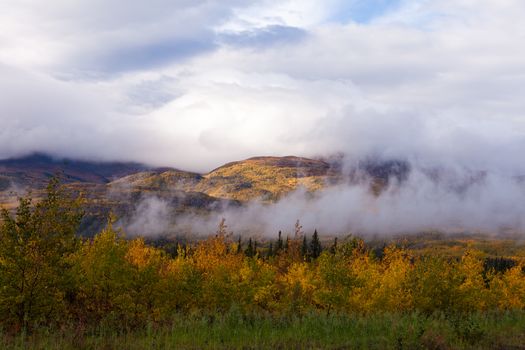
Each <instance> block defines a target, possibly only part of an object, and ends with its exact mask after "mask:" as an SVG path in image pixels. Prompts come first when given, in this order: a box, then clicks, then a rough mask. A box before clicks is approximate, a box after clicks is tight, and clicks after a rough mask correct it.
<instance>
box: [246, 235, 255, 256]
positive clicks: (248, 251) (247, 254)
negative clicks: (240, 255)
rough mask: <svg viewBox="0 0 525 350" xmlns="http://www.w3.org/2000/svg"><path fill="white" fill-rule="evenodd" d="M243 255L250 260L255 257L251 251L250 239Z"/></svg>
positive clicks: (251, 243) (252, 250)
mask: <svg viewBox="0 0 525 350" xmlns="http://www.w3.org/2000/svg"><path fill="white" fill-rule="evenodd" d="M244 254H245V255H246V256H247V257H249V258H251V257H253V256H254V255H255V251H254V249H253V242H252V239H251V238H250V240H249V241H248V246H247V247H246V250H245V251H244Z"/></svg>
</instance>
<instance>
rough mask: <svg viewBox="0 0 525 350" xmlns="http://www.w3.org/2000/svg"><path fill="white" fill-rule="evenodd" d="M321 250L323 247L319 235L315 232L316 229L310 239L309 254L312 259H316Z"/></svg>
mask: <svg viewBox="0 0 525 350" xmlns="http://www.w3.org/2000/svg"><path fill="white" fill-rule="evenodd" d="M322 250H323V248H322V246H321V242H320V241H319V235H318V234H317V230H315V231H314V235H313V236H312V241H311V242H310V256H311V257H312V258H313V259H317V258H318V257H319V255H321V251H322Z"/></svg>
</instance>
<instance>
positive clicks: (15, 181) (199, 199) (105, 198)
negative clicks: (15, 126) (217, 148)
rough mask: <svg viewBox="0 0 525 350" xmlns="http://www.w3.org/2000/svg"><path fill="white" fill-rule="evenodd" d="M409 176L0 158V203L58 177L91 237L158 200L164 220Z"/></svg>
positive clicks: (303, 165)
mask: <svg viewBox="0 0 525 350" xmlns="http://www.w3.org/2000/svg"><path fill="white" fill-rule="evenodd" d="M409 171H410V166H409V165H408V163H406V162H403V161H387V162H384V161H383V162H382V161H378V160H370V159H369V160H366V161H362V162H359V163H357V164H356V166H355V167H354V168H353V169H352V170H351V171H350V172H349V173H348V174H346V175H343V172H342V170H341V166H340V164H339V163H337V162H336V161H330V160H321V159H309V158H302V157H295V156H287V157H254V158H249V159H246V160H242V161H236V162H231V163H228V164H225V165H223V166H221V167H219V168H216V169H214V170H212V171H210V172H209V173H206V174H198V173H194V172H188V171H183V170H179V169H174V168H168V167H166V168H152V167H148V166H146V165H143V164H139V163H123V162H88V161H78V160H69V159H56V158H52V157H50V156H47V155H44V154H34V155H30V156H27V157H23V158H17V159H6V160H0V205H1V206H3V207H7V208H8V209H11V208H13V207H14V206H15V205H16V199H17V196H19V195H21V194H25V193H26V192H27V191H31V194H32V196H33V197H34V198H35V200H38V199H39V198H40V197H41V196H42V195H43V194H44V191H43V189H44V188H45V186H46V184H47V183H48V182H49V179H50V178H51V177H53V176H58V177H59V178H60V180H61V181H62V183H63V184H64V186H65V188H66V189H67V190H68V191H70V192H71V193H74V194H82V195H83V197H84V198H85V199H86V214H87V215H86V219H85V221H84V223H83V225H82V229H83V232H84V233H86V234H91V233H94V232H96V231H97V230H99V229H100V227H101V225H102V224H103V223H104V222H105V218H106V217H107V215H108V214H109V212H113V213H115V214H116V215H117V217H119V218H120V220H121V221H122V222H124V223H126V222H130V221H132V220H133V217H134V216H136V214H137V212H139V211H143V210H150V209H148V207H147V205H152V204H151V203H152V202H151V199H154V200H156V201H157V202H158V203H162V206H163V208H162V210H163V211H165V212H166V213H165V214H166V215H168V216H171V217H177V215H180V214H183V213H185V214H187V213H192V214H196V215H206V214H207V213H210V212H212V211H215V210H217V209H219V208H225V207H229V206H240V205H243V203H246V202H248V201H251V200H258V201H262V202H265V203H271V202H275V201H277V200H278V199H280V198H282V197H283V196H285V195H287V194H288V193H290V192H292V191H294V190H296V189H298V188H303V189H304V190H305V191H307V192H315V191H318V190H321V189H323V188H325V187H327V186H331V185H334V184H337V183H341V182H359V181H361V180H363V179H366V178H372V182H371V183H372V187H371V190H372V191H373V192H374V193H376V194H379V193H380V191H381V189H382V188H383V187H384V186H386V185H387V184H388V183H389V182H390V181H391V180H392V179H396V181H403V180H404V179H406V178H407V177H408V173H409ZM158 203H157V204H158ZM145 206H146V207H145ZM154 209H155V208H153V209H151V210H154Z"/></svg>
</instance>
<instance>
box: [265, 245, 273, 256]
mask: <svg viewBox="0 0 525 350" xmlns="http://www.w3.org/2000/svg"><path fill="white" fill-rule="evenodd" d="M273 255H274V252H273V243H272V242H270V246H269V247H268V252H267V253H266V257H267V258H271V257H272V256H273Z"/></svg>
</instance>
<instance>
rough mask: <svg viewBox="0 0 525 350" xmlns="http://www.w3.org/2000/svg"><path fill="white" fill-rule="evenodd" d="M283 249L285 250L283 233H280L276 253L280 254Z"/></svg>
mask: <svg viewBox="0 0 525 350" xmlns="http://www.w3.org/2000/svg"><path fill="white" fill-rule="evenodd" d="M283 249H284V244H283V237H282V233H281V231H279V237H278V238H277V247H276V249H275V251H276V252H280V251H282V250H283Z"/></svg>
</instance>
